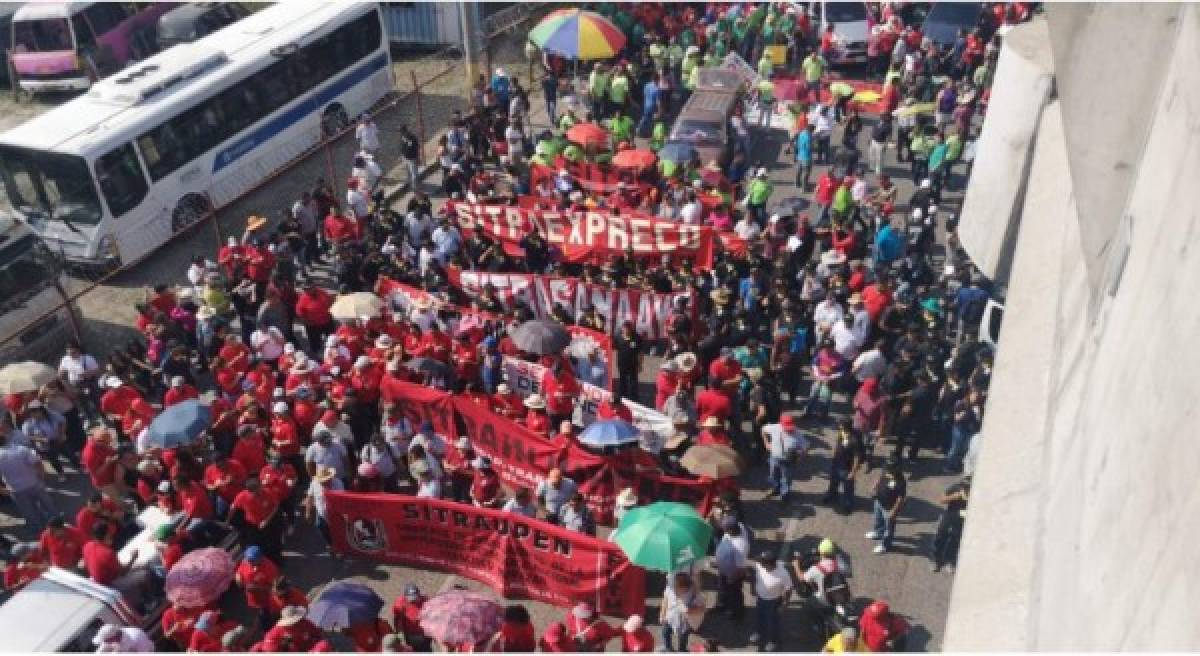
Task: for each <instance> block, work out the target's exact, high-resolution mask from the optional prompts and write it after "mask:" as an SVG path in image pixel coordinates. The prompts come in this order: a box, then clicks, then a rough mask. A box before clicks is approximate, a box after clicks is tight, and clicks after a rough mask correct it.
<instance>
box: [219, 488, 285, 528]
mask: <svg viewBox="0 0 1200 656" xmlns="http://www.w3.org/2000/svg"><path fill="white" fill-rule="evenodd" d="M229 507H230V509H239V510H241V511H242V512H243V513H244V514H245V516H246V522H248V523H249V524H252V525H254V526H258V525H259V524H261V523H263V522H265V521H267V518H269V517H270V516H271V515H272V514H274V513H275V510H276V509H277V508H278V507H279V502H278V501H276V500H275V495H273V494H262V493H261V492H260V493H254V492H251V491H250V490H242V491H241V492H239V493H238V495H237V498H235V499H234V500H233V503H232V504H230V506H229Z"/></svg>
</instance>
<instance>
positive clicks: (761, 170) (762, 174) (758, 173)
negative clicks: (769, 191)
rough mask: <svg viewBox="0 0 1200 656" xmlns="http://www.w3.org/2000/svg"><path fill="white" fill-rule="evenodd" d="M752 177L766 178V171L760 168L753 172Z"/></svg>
mask: <svg viewBox="0 0 1200 656" xmlns="http://www.w3.org/2000/svg"><path fill="white" fill-rule="evenodd" d="M754 175H757V176H758V177H760V178H765V177H767V169H765V168H763V167H761V166H760V167H759V168H758V170H757V171H755V172H754Z"/></svg>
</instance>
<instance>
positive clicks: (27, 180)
mask: <svg viewBox="0 0 1200 656" xmlns="http://www.w3.org/2000/svg"><path fill="white" fill-rule="evenodd" d="M0 177H2V178H3V180H4V190H5V192H6V193H7V194H8V202H9V203H10V204H11V205H12V207H13V209H14V210H16V211H18V212H20V213H21V214H23V215H24V216H25V217H27V218H40V219H56V220H59V221H62V222H64V223H67V224H68V225H73V224H86V225H95V224H97V223H99V222H100V219H101V218H102V217H103V215H104V213H103V211H102V210H101V209H100V199H99V198H97V196H96V187H95V185H93V184H92V176H91V174H90V172H89V171H88V166H87V162H85V161H84V160H83V158H82V157H79V156H76V155H63V154H60V153H48V152H45V151H34V150H28V149H25V148H15V147H12V146H0Z"/></svg>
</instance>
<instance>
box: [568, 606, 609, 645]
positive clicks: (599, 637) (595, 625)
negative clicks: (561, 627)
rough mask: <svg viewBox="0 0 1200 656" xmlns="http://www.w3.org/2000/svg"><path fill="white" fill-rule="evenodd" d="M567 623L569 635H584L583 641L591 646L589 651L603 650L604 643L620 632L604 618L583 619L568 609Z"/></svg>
mask: <svg viewBox="0 0 1200 656" xmlns="http://www.w3.org/2000/svg"><path fill="white" fill-rule="evenodd" d="M565 624H566V625H567V635H568V636H573V637H582V638H583V642H584V643H585V644H586V645H587V646H588V647H589V648H590V649H588V651H602V650H603V647H604V645H605V644H607V643H608V641H609V640H611V639H613V638H614V637H616V635H617V633H619V632H618V631H616V629H613V627H612V626H611V625H610V624H609V623H608V622H605V621H604V620H603V619H600V618H598V617H593V618H591V619H588V620H581V619H579V618H577V617H575V615H574V614H572V613H571V612H570V611H567V619H566V622H565ZM581 634H582V635H581Z"/></svg>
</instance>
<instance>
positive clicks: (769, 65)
mask: <svg viewBox="0 0 1200 656" xmlns="http://www.w3.org/2000/svg"><path fill="white" fill-rule="evenodd" d="M774 72H775V63H774V62H772V61H771V58H770V57H768V56H766V55H765V54H764V55H763V56H762V59H760V60H758V74H759V76H760V77H764V78H767V77H771V73H774Z"/></svg>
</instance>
